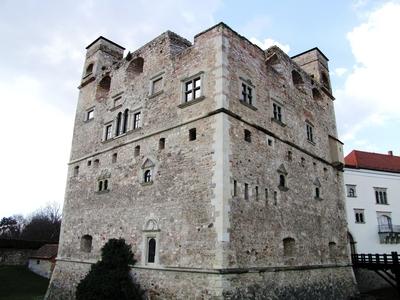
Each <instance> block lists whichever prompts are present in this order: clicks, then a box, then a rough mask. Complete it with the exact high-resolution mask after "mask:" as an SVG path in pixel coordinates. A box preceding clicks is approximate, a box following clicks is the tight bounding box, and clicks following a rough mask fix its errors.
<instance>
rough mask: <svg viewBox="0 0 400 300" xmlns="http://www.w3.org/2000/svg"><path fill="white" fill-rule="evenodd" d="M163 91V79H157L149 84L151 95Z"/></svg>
mask: <svg viewBox="0 0 400 300" xmlns="http://www.w3.org/2000/svg"><path fill="white" fill-rule="evenodd" d="M162 89H163V78H162V77H158V78H156V79H154V80H153V81H152V82H151V91H150V92H151V93H150V94H151V95H155V94H158V93H160V92H161V91H162Z"/></svg>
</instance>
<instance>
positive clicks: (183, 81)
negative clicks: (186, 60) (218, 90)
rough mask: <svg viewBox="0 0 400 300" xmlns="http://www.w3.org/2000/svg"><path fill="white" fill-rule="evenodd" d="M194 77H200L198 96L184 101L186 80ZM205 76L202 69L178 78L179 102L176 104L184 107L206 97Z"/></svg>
mask: <svg viewBox="0 0 400 300" xmlns="http://www.w3.org/2000/svg"><path fill="white" fill-rule="evenodd" d="M196 77H200V97H198V98H196V99H193V100H190V101H187V102H186V101H185V84H186V83H187V82H188V81H191V80H193V79H195V78H196ZM205 77H206V76H205V73H204V71H200V72H197V73H196V74H194V75H191V76H189V77H185V78H182V79H181V80H180V81H181V103H180V104H179V105H178V107H179V108H184V107H186V106H190V105H192V104H195V103H198V102H200V101H202V100H204V99H205V98H206V97H205Z"/></svg>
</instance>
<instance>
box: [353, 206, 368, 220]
mask: <svg viewBox="0 0 400 300" xmlns="http://www.w3.org/2000/svg"><path fill="white" fill-rule="evenodd" d="M354 222H355V223H356V224H365V209H361V208H354Z"/></svg>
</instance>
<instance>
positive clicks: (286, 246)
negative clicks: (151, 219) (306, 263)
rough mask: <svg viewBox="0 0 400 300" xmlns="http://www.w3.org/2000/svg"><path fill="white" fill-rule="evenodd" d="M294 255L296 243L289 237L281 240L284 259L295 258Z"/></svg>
mask: <svg viewBox="0 0 400 300" xmlns="http://www.w3.org/2000/svg"><path fill="white" fill-rule="evenodd" d="M295 254H296V241H295V240H294V239H293V238H291V237H287V238H285V239H283V255H284V256H285V257H291V256H295Z"/></svg>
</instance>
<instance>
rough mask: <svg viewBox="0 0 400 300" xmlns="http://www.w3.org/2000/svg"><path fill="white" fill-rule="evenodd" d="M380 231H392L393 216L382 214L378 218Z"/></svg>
mask: <svg viewBox="0 0 400 300" xmlns="http://www.w3.org/2000/svg"><path fill="white" fill-rule="evenodd" d="M378 223H379V232H391V231H392V218H391V217H389V216H387V215H381V216H379V218H378Z"/></svg>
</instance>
